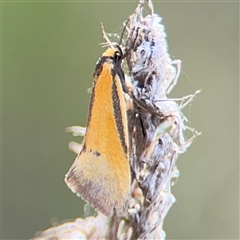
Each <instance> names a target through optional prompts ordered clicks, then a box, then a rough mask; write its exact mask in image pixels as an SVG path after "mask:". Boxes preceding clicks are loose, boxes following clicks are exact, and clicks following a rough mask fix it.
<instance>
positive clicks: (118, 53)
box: [114, 51, 122, 62]
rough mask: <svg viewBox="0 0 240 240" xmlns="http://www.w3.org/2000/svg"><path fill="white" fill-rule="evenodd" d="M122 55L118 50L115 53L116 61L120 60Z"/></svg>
mask: <svg viewBox="0 0 240 240" xmlns="http://www.w3.org/2000/svg"><path fill="white" fill-rule="evenodd" d="M121 57H122V54H121V53H120V52H119V51H116V52H115V54H114V59H115V61H116V62H119V61H120V59H121Z"/></svg>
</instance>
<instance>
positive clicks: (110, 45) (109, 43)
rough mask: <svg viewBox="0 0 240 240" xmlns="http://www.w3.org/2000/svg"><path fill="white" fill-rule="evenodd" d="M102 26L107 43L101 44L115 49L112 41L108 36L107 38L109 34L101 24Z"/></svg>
mask: <svg viewBox="0 0 240 240" xmlns="http://www.w3.org/2000/svg"><path fill="white" fill-rule="evenodd" d="M100 25H101V30H102V34H103V38H104V39H105V40H106V43H103V44H101V45H103V46H104V45H105V46H109V47H111V48H114V46H113V43H112V42H111V41H110V39H109V38H108V36H107V34H106V32H105V30H104V27H103V24H102V23H100Z"/></svg>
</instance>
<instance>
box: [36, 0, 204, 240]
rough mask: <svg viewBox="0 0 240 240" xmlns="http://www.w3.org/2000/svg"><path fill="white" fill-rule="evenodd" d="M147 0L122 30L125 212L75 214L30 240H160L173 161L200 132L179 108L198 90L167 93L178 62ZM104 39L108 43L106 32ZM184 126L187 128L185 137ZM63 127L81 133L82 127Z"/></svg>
mask: <svg viewBox="0 0 240 240" xmlns="http://www.w3.org/2000/svg"><path fill="white" fill-rule="evenodd" d="M147 3H148V7H149V9H150V14H149V15H147V16H145V17H144V16H143V15H142V10H143V5H144V1H141V0H140V1H139V3H138V6H137V8H136V10H135V13H134V14H132V15H131V16H130V17H129V19H128V21H127V23H126V25H125V27H124V29H125V32H124V33H123V41H124V46H123V48H124V49H125V53H126V66H125V69H126V70H125V74H126V78H127V79H128V87H129V96H130V97H129V96H126V100H127V101H128V107H129V110H128V124H129V136H130V165H131V175H132V186H131V199H130V200H129V202H128V212H127V214H126V215H125V216H121V217H119V216H113V217H111V218H108V217H106V216H104V215H103V214H101V213H98V215H97V216H96V217H87V218H85V219H80V218H79V219H76V220H75V221H74V222H67V223H64V224H61V225H59V226H55V227H52V228H50V229H48V230H45V231H43V232H41V233H39V234H38V237H36V238H35V239H119V240H120V239H121V240H122V239H165V232H164V231H163V221H164V219H165V217H166V215H167V213H168V211H169V209H170V207H171V206H172V204H173V203H174V202H175V197H174V196H173V195H172V193H171V187H172V185H173V182H174V180H175V179H176V178H177V177H178V176H179V171H178V169H177V167H176V161H177V158H178V156H179V154H182V153H184V152H185V151H186V149H187V148H188V147H189V146H190V145H191V143H192V140H193V139H194V138H195V137H196V136H198V135H199V134H200V133H198V132H197V131H195V130H194V129H192V128H189V127H187V126H186V125H185V122H186V117H185V116H184V115H183V113H182V111H181V110H182V108H183V107H185V106H186V105H187V104H188V103H189V102H191V101H192V100H193V99H194V98H195V97H196V95H197V94H198V93H199V92H200V91H196V92H195V93H194V94H192V95H188V96H185V97H183V98H180V99H169V98H168V97H167V96H168V94H169V93H170V92H171V90H172V89H173V87H174V86H175V85H176V84H177V80H178V76H179V74H180V70H181V61H180V60H172V59H171V58H170V56H169V54H168V48H167V43H166V38H165V37H166V36H165V31H164V26H163V25H162V24H161V23H160V22H161V18H160V17H159V16H158V15H156V14H154V11H153V5H152V2H151V1H150V0H149V1H147ZM125 36H126V37H125ZM105 39H106V40H107V42H109V40H108V39H107V36H106V35H105ZM127 76H128V77H127ZM186 130H188V131H190V132H192V137H190V138H189V139H187V140H185V138H184V132H185V131H186ZM68 131H70V132H73V133H74V134H75V135H78V134H80V135H84V128H80V127H70V128H68ZM70 147H71V148H72V149H73V150H75V151H76V152H77V153H78V152H79V151H80V149H81V145H78V144H76V143H71V146H70Z"/></svg>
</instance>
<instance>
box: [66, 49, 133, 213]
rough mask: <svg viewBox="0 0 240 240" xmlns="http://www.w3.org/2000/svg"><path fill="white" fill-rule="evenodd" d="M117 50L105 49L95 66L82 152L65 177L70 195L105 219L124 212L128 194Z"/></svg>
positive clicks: (126, 145)
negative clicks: (86, 204)
mask: <svg viewBox="0 0 240 240" xmlns="http://www.w3.org/2000/svg"><path fill="white" fill-rule="evenodd" d="M116 51H118V49H108V50H106V51H105V53H104V54H103V55H102V58H101V59H100V60H99V62H98V63H97V66H96V69H95V72H94V86H93V89H92V96H91V103H90V109H89V116H88V121H87V129H86V134H85V137H84V140H83V149H82V151H81V152H80V153H79V155H78V156H77V158H76V160H75V161H74V163H73V165H72V167H71V168H70V170H69V172H68V173H67V174H66V177H65V181H66V183H67V185H68V186H69V188H70V189H71V190H72V191H73V192H75V193H76V194H77V195H79V196H81V197H82V198H83V199H84V200H86V201H87V202H89V203H90V204H91V205H92V206H93V207H94V208H96V209H97V210H99V211H100V212H102V213H103V214H105V215H107V216H112V215H113V214H114V213H116V214H118V215H120V214H122V213H123V212H124V210H125V206H126V202H127V199H128V196H129V191H130V167H129V159H128V154H129V152H128V151H129V138H128V128H127V113H126V102H125V99H124V92H123V85H122V84H123V83H124V74H123V72H122V69H121V65H120V62H118V61H117V60H116V59H115V55H116Z"/></svg>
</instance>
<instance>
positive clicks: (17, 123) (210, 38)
mask: <svg viewBox="0 0 240 240" xmlns="http://www.w3.org/2000/svg"><path fill="white" fill-rule="evenodd" d="M136 5H137V0H136V1H131V2H128V1H118V2H116V1H104V2H101V1H99V2H96V1H94V2H90V1H89V2H87V1H85V2H70V1H69V2H57V1H56V2H53V1H51V2H26V1H25V2H2V10H1V11H2V133H1V134H2V149H1V153H2V170H1V171H2V179H1V180H2V189H1V198H2V213H1V215H2V238H3V239H26V238H31V237H33V236H34V234H35V232H37V231H39V230H44V229H46V228H48V227H50V226H51V224H50V221H51V219H52V217H56V218H57V219H58V220H59V221H60V222H61V221H63V220H66V219H73V218H77V217H80V216H83V202H82V201H81V200H80V198H77V197H76V196H75V195H74V194H73V193H72V192H71V191H70V190H69V189H68V188H67V186H66V184H65V183H64V180H63V179H64V175H65V173H66V172H67V171H68V169H69V167H70V165H71V163H72V161H73V160H74V158H75V154H74V153H72V152H70V151H69V150H68V142H69V141H71V140H75V141H80V139H75V138H74V137H72V136H71V134H67V133H66V132H65V128H66V127H68V126H72V125H85V121H86V116H87V111H88V104H89V97H90V95H89V94H88V93H87V88H89V87H90V86H91V84H92V74H93V70H94V68H95V63H96V61H97V60H98V58H99V57H100V56H101V53H102V52H103V49H102V48H101V47H100V46H99V43H100V42H103V39H102V34H101V30H100V22H103V23H104V26H105V29H106V31H107V32H112V33H113V32H116V33H120V32H121V29H122V22H123V21H124V20H126V19H127V17H128V16H129V15H130V14H131V13H133V11H134V10H135V7H136ZM154 6H155V12H156V13H158V14H159V15H160V16H161V17H162V18H163V24H164V25H165V28H166V32H167V36H168V38H167V39H168V44H169V50H170V54H171V56H172V58H173V59H181V60H182V62H183V63H182V74H181V76H180V78H179V84H178V85H177V86H176V88H175V89H174V91H173V92H172V94H171V96H173V97H181V96H183V95H186V94H189V93H193V92H194V91H195V90H197V89H203V91H202V93H201V94H200V95H199V97H197V99H196V100H195V101H194V102H193V103H192V105H191V106H188V107H187V108H186V109H185V114H186V115H187V116H188V119H189V125H190V126H193V127H195V128H196V129H198V130H199V131H202V133H203V134H202V136H200V137H198V138H197V139H196V140H195V141H194V143H193V145H192V146H191V147H190V148H189V150H188V151H187V152H186V153H185V154H184V155H182V156H180V158H179V160H178V164H177V165H178V167H179V169H180V173H181V175H180V178H179V181H178V183H177V185H176V186H174V187H173V193H174V195H175V197H176V198H177V202H176V203H175V204H174V205H173V207H172V208H171V209H170V212H169V214H168V216H167V218H166V220H165V224H164V229H165V230H166V233H167V238H168V239H238V238H239V232H238V231H239V159H238V157H239V154H238V149H239V138H238V137H239V37H238V36H239V3H237V2H236V3H233V2H232V3H230V2H222V3H221V2H215V3H214V2H182V1H177V2H171V1H169V2H159V1H157V2H155V3H154Z"/></svg>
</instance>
